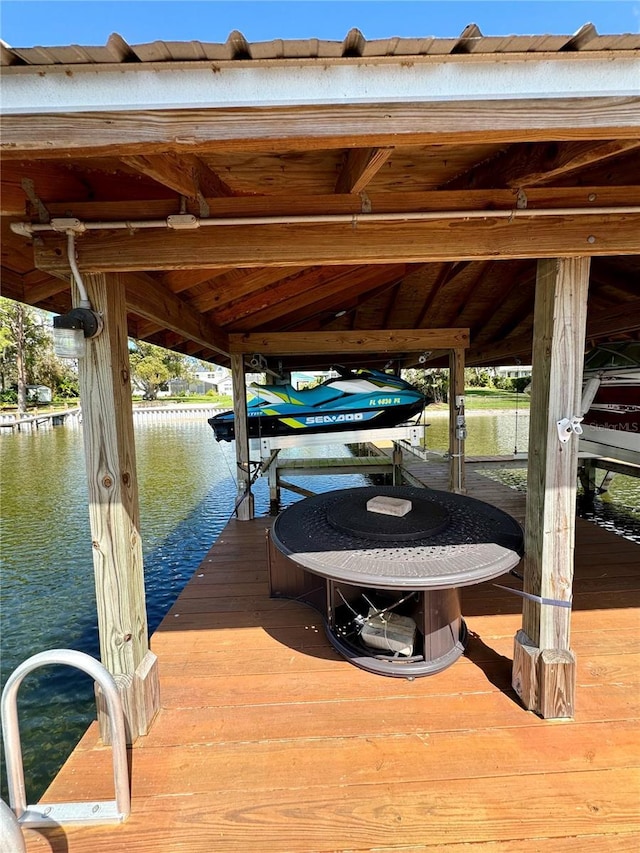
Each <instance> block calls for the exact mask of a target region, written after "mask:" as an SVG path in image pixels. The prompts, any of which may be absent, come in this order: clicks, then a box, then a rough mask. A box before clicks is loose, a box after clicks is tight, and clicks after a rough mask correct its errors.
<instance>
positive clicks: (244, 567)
mask: <svg viewBox="0 0 640 853" xmlns="http://www.w3.org/2000/svg"><path fill="white" fill-rule="evenodd" d="M410 467H411V468H412V472H413V476H414V477H418V478H420V479H423V480H424V482H425V483H427V484H428V485H431V486H433V487H436V488H438V487H443V486H444V482H445V480H446V476H447V475H446V472H445V470H444V467H445V466H438V465H433V464H429V463H422V462H414V463H412V464H411V465H410ZM467 486H468V490H469V493H470V494H471V495H473V496H476V497H479V498H482V499H484V500H487V501H489V502H491V503H494V504H496V505H499V506H501V507H502V508H504V509H506V510H507V511H508V512H510V513H512V514H513V515H514V516H516V517H518V518H520V519H522V518H523V516H524V495H523V494H522V493H519V492H516V491H514V490H512V489H509V488H507V487H505V486H503V485H501V484H499V483H496V482H494V481H492V480H488V479H486V478H484V477H482V476H480V475H479V474H477V473H475V472H473V471H467ZM269 523H270V520H269V519H264V518H262V519H256V520H254V521H251V522H238V521H231V522H230V523H229V524H228V526H227V527H226V528H225V530H224V531H223V533H222V534H221V536H220V538H219V540H218V541H217V542H216V543H215V545H214V546H213V548H212V549H211V551H210V552H209V554H208V555H207V556H206V558H205V560H204V561H203V563H202V565H201V566H200V567H199V569H198V570H197V571H196V572H195V574H194V576H193V578H192V580H191V581H190V583H189V584H188V585H187V587H186V588H185V590H184V591H183V593H182V595H181V596H180V598H179V599H178V601H177V602H176V604H175V606H174V607H173V608H172V609H171V611H170V612H169V613H168V614H167V616H166V618H165V619H164V621H163V622H162V624H161V625H160V627H159V629H158V630H157V632H156V633H155V635H154V637H153V640H152V648H153V650H154V651H155V653H156V654H157V655H158V657H159V664H160V678H161V690H162V709H161V711H160V714H159V716H158V718H157V720H156V722H155V723H154V725H153V727H152V730H151V733H150V734H149V735H148V736H147V737H144V738H141V739H140V740H139V741H138V742H137V743H136V745H135V747H134V748H133V749H132V750H131V752H130V756H131V770H132V794H133V806H132V814H131V817H130V818H129V820H128V821H127V822H126V823H125V824H123V825H121V826H117V827H104V828H95V829H94V828H91V829H89V828H80V827H79V828H64V829H63V828H59V829H55V830H51V831H47V832H46V833H44V831H43V832H42V833H39V832H36V831H33V830H31V831H29V832H28V833H27V835H28V850H29V851H30V853H35V851H38V853H41V851H47V853H49V851H56V853H62V851H64V853H98V851H99V853H112V851H113V853H115V851H118V853H119V852H120V851H127V853H200V851H202V853H212V851H220V853H231V851H238V853H240V852H241V851H242V853H246V851H256V853H285V851H298V853H312V851H313V852H314V853H318V852H319V851H327V853H328V851H372V850H375V851H376V853H384V851H387V853H391V851H398V853H399V851H402V853H414V852H415V851H418V850H420V851H423V852H424V853H436V851H438V853H440V851H442V853H444V851H445V850H446V853H467V851H474V853H498V851H499V853H540V851H544V853H546V851H549V853H578V851H579V853H586V851H589V853H591V851H593V852H594V853H595V851H597V852H598V853H601V852H602V851H611V853H613V851H616V853H631V851H636V850H637V849H638V846H639V845H640V808H639V806H640V746H639V744H640V738H639V722H638V721H639V719H640V689H639V686H640V685H639V683H638V682H639V673H640V636H639V634H640V632H639V631H638V628H639V627H640V608H639V605H640V549H639V548H638V545H637V544H634V543H632V542H629V541H627V540H625V539H623V538H621V537H618V536H615V535H613V534H611V533H609V532H607V531H605V530H602V529H600V528H598V527H596V526H594V525H592V524H590V523H588V522H586V521H582V520H580V519H578V521H577V550H576V566H577V568H576V582H575V596H574V612H573V620H572V647H573V648H574V650H575V652H576V655H577V659H578V668H577V682H578V687H577V692H576V697H577V698H576V716H575V719H573V720H561V721H553V720H551V721H549V720H547V721H543V720H541V719H539V718H538V717H536V716H535V715H533V714H532V713H529V712H526V711H524V710H523V709H522V707H521V706H520V704H519V702H518V700H517V697H516V695H515V693H514V692H513V691H512V689H511V686H510V680H511V661H512V653H513V636H514V634H515V633H516V631H517V630H518V628H519V627H520V624H521V615H520V612H521V601H520V599H519V598H517V597H516V596H514V595H511V594H509V593H507V592H503V591H501V590H499V589H496V588H495V587H494V586H493V585H492V584H490V583H489V584H483V585H480V586H477V587H473V588H468V589H467V590H465V592H464V597H463V613H464V615H465V618H466V620H467V624H468V627H469V629H470V631H471V639H470V643H469V647H468V650H467V653H466V655H465V656H464V657H463V658H461V659H460V660H459V661H458V662H457V663H455V664H454V665H453V666H452V667H450V668H449V669H447V670H445V671H444V672H442V673H440V674H438V675H435V676H431V677H427V678H421V679H417V680H416V681H413V682H409V681H406V680H404V679H392V678H384V677H380V676H375V675H370V674H368V673H365V672H363V671H361V670H358V669H356V668H355V667H353V666H351V665H350V664H348V663H347V662H346V661H344V660H343V659H342V658H340V657H339V656H338V655H337V654H336V653H335V652H334V650H333V649H332V647H331V646H330V645H329V643H328V641H327V640H326V639H325V636H324V633H323V629H322V625H321V624H320V619H319V618H318V616H317V615H316V613H315V612H314V611H313V610H311V609H309V608H308V607H306V606H304V605H301V604H298V603H296V602H288V601H284V602H283V601H274V600H271V599H269V597H268V593H267V574H266V548H265V529H266V528H267V527H268V526H269ZM500 582H501V583H502V582H503V581H500ZM504 583H505V584H508V585H511V586H518V582H517V581H516V580H515V579H514V578H507V579H506V580H504ZM110 760H111V758H110V751H109V750H108V749H107V748H105V747H102V746H100V745H99V744H98V742H97V727H96V725H95V724H93V725H92V726H91V727H90V729H89V730H88V732H87V733H86V735H85V736H84V738H83V739H82V741H81V742H80V744H79V746H78V748H77V749H76V750H75V752H74V753H73V755H72V756H71V757H70V759H69V760H68V762H67V764H66V765H65V767H64V768H63V770H62V771H61V773H60V774H59V776H58V778H57V779H56V780H55V782H54V783H53V785H52V786H51V788H50V790H49V792H48V793H47V795H46V797H45V799H46V800H48V801H54V800H62V801H68V800H73V799H87V800H88V799H91V798H101V799H108V798H110V797H112V796H113V794H112V788H111V785H112V781H111V780H112V776H111V768H110ZM27 784H28V783H27Z"/></svg>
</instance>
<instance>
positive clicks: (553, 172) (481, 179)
mask: <svg viewBox="0 0 640 853" xmlns="http://www.w3.org/2000/svg"><path fill="white" fill-rule="evenodd" d="M638 148H640V139H614V140H606V141H598V142H591V141H590V142H561V143H555V142H554V143H547V144H539V143H525V144H524V145H512V146H510V147H509V148H508V149H507V150H506V151H502V152H501V153H499V154H497V155H496V156H495V157H492V158H490V159H489V160H485V161H484V162H483V163H480V164H478V165H476V166H473V167H472V168H471V169H470V170H469V171H468V172H466V173H464V174H462V175H458V176H457V177H456V178H455V180H453V181H450V182H449V183H447V184H446V188H447V189H450V190H456V189H462V188H463V187H465V186H469V187H472V188H473V189H475V190H478V189H481V188H483V187H500V186H503V187H504V186H507V187H530V186H536V185H537V186H540V185H542V184H547V183H550V182H552V181H553V180H554V179H557V178H561V177H564V176H565V175H568V174H571V173H572V172H575V171H577V170H579V169H584V168H586V167H588V166H592V165H594V164H596V163H600V162H602V161H603V160H607V159H609V158H610V157H615V156H618V155H619V154H624V153H625V152H632V151H635V150H637V149H638Z"/></svg>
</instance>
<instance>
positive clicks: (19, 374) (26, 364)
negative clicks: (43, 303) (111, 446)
mask: <svg viewBox="0 0 640 853" xmlns="http://www.w3.org/2000/svg"><path fill="white" fill-rule="evenodd" d="M129 360H130V364H131V381H132V384H133V386H134V387H135V388H137V389H138V390H139V391H140V392H141V393H142V395H143V397H144V399H146V400H155V399H156V397H157V395H158V391H159V390H160V389H161V388H163V387H165V386H166V383H168V382H169V381H170V380H172V379H185V380H186V381H189V380H190V379H192V377H193V373H194V370H195V369H196V368H197V366H198V365H199V364H200V362H199V361H197V360H196V359H193V358H190V357H189V356H183V355H181V354H180V353H175V352H170V351H169V350H165V349H163V348H162V347H158V346H155V345H154V344H150V343H147V342H146V341H136V340H131V341H130V342H129ZM207 367H210V365H207ZM30 386H31V387H32V388H33V387H38V386H44V387H46V388H49V389H51V394H52V397H53V400H54V401H55V402H64V401H69V400H72V399H77V398H78V397H79V389H78V370H77V363H76V362H75V361H73V360H68V359H62V358H58V356H56V354H55V352H54V348H53V329H52V321H51V315H50V314H48V313H47V312H46V311H41V310H40V309H37V308H31V307H30V306H28V305H24V304H22V303H21V302H14V301H13V300H11V299H6V298H5V297H0V403H4V404H9V405H12V406H13V405H15V406H16V407H17V411H18V414H19V415H23V414H25V413H26V411H27V408H28V406H29V404H35V405H37V404H38V403H42V402H43V401H42V400H38V397H37V395H36V394H31V395H30V394H29V393H28V389H29V387H30Z"/></svg>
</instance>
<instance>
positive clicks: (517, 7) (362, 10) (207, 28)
mask: <svg viewBox="0 0 640 853" xmlns="http://www.w3.org/2000/svg"><path fill="white" fill-rule="evenodd" d="M587 22H590V23H593V24H595V26H596V28H597V30H598V32H599V33H602V34H604V33H637V32H640V0H475V2H468V0H278V1H277V2H276V0H232V2H230V0H177V1H176V0H108V2H101V0H2V3H1V6H0V36H1V37H2V39H3V40H4V41H5V42H6V43H7V44H9V45H11V46H13V47H32V46H34V45H43V46H47V45H68V44H81V45H103V44H105V43H106V41H107V39H108V37H109V35H110V34H111V33H113V32H117V33H119V34H120V35H121V36H123V38H124V39H125V40H126V41H127V42H129V43H130V44H141V43H144V42H151V41H155V40H165V41H190V40H198V41H205V42H207V41H208V42H224V41H226V39H227V36H228V35H229V33H230V32H232V31H233V30H240V32H242V33H243V35H244V36H245V37H246V38H247V40H248V41H250V42H251V41H269V40H271V39H276V38H283V39H295V38H299V39H302V38H320V39H330V40H340V41H341V40H342V39H343V38H344V37H345V35H346V34H347V32H348V31H349V30H350V29H352V28H353V27H357V28H358V29H359V30H361V31H362V33H363V34H364V36H365V38H367V39H376V38H389V37H392V36H402V37H427V36H440V37H443V36H448V37H453V36H457V35H459V34H460V33H461V32H462V30H463V29H464V27H465V26H467V24H470V23H475V24H477V25H478V26H479V27H480V29H481V31H482V32H483V34H484V35H508V34H542V33H559V34H563V35H570V34H572V33H574V32H576V31H577V30H578V29H579V28H580V27H581V26H582V25H583V24H585V23H587Z"/></svg>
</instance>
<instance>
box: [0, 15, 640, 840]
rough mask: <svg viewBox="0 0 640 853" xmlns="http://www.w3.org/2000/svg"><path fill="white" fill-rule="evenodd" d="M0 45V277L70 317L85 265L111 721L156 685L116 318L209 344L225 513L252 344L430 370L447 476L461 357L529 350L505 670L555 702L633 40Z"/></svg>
mask: <svg viewBox="0 0 640 853" xmlns="http://www.w3.org/2000/svg"><path fill="white" fill-rule="evenodd" d="M1 59H2V75H3V119H2V125H3V126H2V143H1V145H2V147H1V150H2V160H3V164H2V202H1V204H2V211H1V212H2V244H3V246H2V281H3V294H4V295H5V296H8V297H11V298H13V299H17V300H20V301H22V302H24V303H26V304H29V305H34V306H38V307H40V308H43V309H47V310H49V311H53V312H56V313H57V314H60V315H65V314H67V313H68V312H69V311H70V310H71V309H72V307H74V306H75V307H79V306H81V300H82V299H83V292H82V288H84V290H86V298H87V300H88V302H89V304H90V309H91V310H92V311H93V312H96V313H98V314H99V315H100V317H101V319H102V323H103V328H102V330H101V331H100V332H99V333H98V334H97V335H95V336H94V337H89V338H87V340H86V345H87V350H86V355H85V357H83V358H81V359H80V361H79V365H80V385H81V395H82V410H83V416H84V425H83V429H84V437H85V449H86V462H87V476H88V481H89V495H90V517H91V535H92V540H93V555H94V567H95V573H96V587H97V593H98V620H99V628H100V638H101V656H102V660H103V662H104V664H105V665H106V666H107V668H108V669H109V670H110V672H111V673H112V674H113V675H114V677H115V678H116V681H117V683H118V685H119V689H120V691H121V694H122V697H123V701H124V706H125V714H126V719H127V725H128V734H129V738H130V739H131V740H132V741H135V739H136V738H137V737H138V736H140V735H144V734H145V733H147V732H148V731H149V730H150V728H152V726H153V721H154V717H155V715H156V714H157V712H158V709H159V707H160V704H161V695H162V690H161V683H160V679H159V675H158V666H157V660H156V657H155V655H154V654H153V653H152V652H151V651H150V647H149V639H148V635H147V623H146V615H145V601H144V583H143V578H144V572H143V564H142V551H141V543H140V534H139V511H138V495H137V481H136V469H135V452H134V437H133V419H132V409H131V388H130V380H129V365H128V348H127V337H128V336H132V337H134V338H137V339H141V340H145V341H151V342H153V343H156V344H159V345H161V346H164V347H167V348H169V349H173V350H175V351H177V352H181V353H188V354H190V355H193V356H197V357H198V358H201V359H204V360H208V361H211V362H212V363H217V364H223V365H226V366H230V367H231V369H232V372H233V383H234V391H235V395H234V398H235V417H236V437H237V438H236V452H237V474H238V501H237V518H238V519H239V520H240V521H247V522H249V521H250V520H251V519H252V517H253V504H252V496H251V488H250V467H249V461H250V460H249V449H248V440H247V431H246V408H245V405H244V402H243V401H244V399H245V379H244V376H245V370H248V369H250V368H249V363H250V362H251V361H252V359H254V357H256V356H259V357H260V358H261V359H262V360H266V363H267V364H268V365H269V366H270V367H271V368H272V369H274V370H276V371H285V372H286V371H288V370H291V369H296V368H300V369H312V368H327V367H329V366H331V365H332V364H335V363H340V364H342V365H346V366H350V365H351V366H360V365H362V366H370V367H385V366H387V365H389V366H393V367H394V368H402V367H415V366H423V367H432V366H433V367H442V366H444V367H449V368H450V370H451V393H450V400H451V403H450V409H451V416H452V417H451V422H452V425H453V426H452V431H451V448H450V449H451V457H452V463H451V474H450V482H449V488H450V489H451V490H452V491H458V492H464V490H465V481H464V466H460V465H459V464H457V462H456V460H459V459H460V458H461V454H463V453H464V442H463V440H462V434H461V433H456V430H455V423H456V417H457V416H459V415H460V413H461V409H462V406H463V400H461V399H460V398H462V397H463V394H464V367H465V365H470V366H474V365H476V366H482V365H505V364H520V363H524V364H531V365H532V390H531V430H530V434H531V437H530V445H529V457H528V492H527V502H526V518H525V557H524V562H523V566H524V568H523V572H524V591H525V593H527V595H528V598H526V599H525V600H524V604H523V614H522V624H521V628H520V630H519V631H518V632H517V634H516V636H515V641H514V654H513V686H514V688H515V690H516V692H517V694H518V696H519V697H520V700H521V702H522V704H523V706H524V708H525V709H527V710H531V711H535V712H537V714H538V715H540V716H542V717H543V718H563V717H571V716H573V714H574V709H575V707H576V705H577V704H579V702H580V697H579V696H576V695H575V693H576V691H575V657H574V653H573V651H572V644H571V616H572V608H571V600H572V578H573V567H574V544H575V543H574V527H575V498H576V482H577V480H576V471H577V452H578V444H577V434H576V433H577V432H578V431H579V430H576V429H575V427H576V425H577V424H579V418H580V416H581V414H582V412H581V398H582V364H583V356H584V352H585V346H586V345H588V344H595V343H598V342H601V341H605V340H611V339H617V340H624V339H633V338H637V336H638V333H639V332H640V288H639V282H640V36H639V35H638V34H630V35H599V34H598V33H597V32H596V30H595V28H594V27H593V26H592V25H590V24H587V25H585V26H584V27H582V28H581V29H580V30H579V31H578V32H577V33H575V34H574V35H572V36H555V35H553V36H552V35H539V36H508V37H488V36H485V35H483V34H482V33H481V32H480V30H479V29H478V28H477V27H476V26H475V25H470V26H469V27H467V28H466V29H465V30H464V32H463V33H462V34H461V35H460V36H458V37H454V38H449V39H445V38H418V37H416V38H390V39H383V40H377V41H368V40H367V39H366V38H365V37H364V36H363V35H362V33H361V32H359V31H358V30H355V29H354V30H352V31H351V32H349V33H348V34H347V36H346V38H345V39H344V41H343V42H329V41H320V40H316V39H309V40H302V41H281V40H275V41H270V42H264V43H249V42H248V41H247V40H246V39H245V38H244V37H243V36H242V34H241V33H239V32H234V33H232V34H231V35H230V36H229V38H228V39H227V41H226V42H225V43H223V44H211V43H205V42H195V41H192V42H188V43H178V42H154V43H151V44H142V45H130V44H128V43H127V42H126V41H125V40H124V39H123V38H121V37H120V36H119V35H117V34H113V35H112V36H110V38H109V40H108V42H107V44H106V45H104V46H97V47H96V46H78V45H69V46H62V47H31V48H20V47H9V46H7V45H2V57H1ZM79 278H80V279H81V282H82V287H79V285H78V281H79ZM241 527H242V526H241V525H240V528H241ZM250 527H251V525H250V524H247V526H246V528H247V530H249V528H250ZM371 678H375V676H371ZM522 713H523V714H524V713H525V712H524V710H523V711H522ZM134 769H135V768H134ZM131 849H133V848H131ZM140 849H142V848H140ZM176 849H178V848H176ZM180 849H189V848H188V847H184V848H180ZM194 849H195V848H194ZM212 849H213V848H212ZM327 849H328V848H327ZM514 849H515V848H514ZM567 849H568V848H567Z"/></svg>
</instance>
